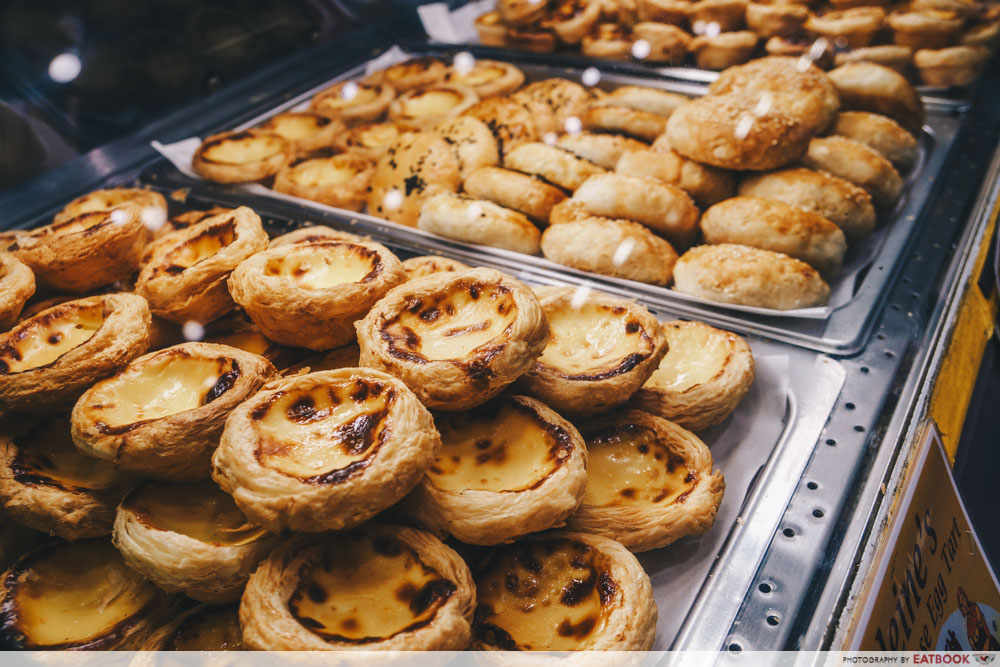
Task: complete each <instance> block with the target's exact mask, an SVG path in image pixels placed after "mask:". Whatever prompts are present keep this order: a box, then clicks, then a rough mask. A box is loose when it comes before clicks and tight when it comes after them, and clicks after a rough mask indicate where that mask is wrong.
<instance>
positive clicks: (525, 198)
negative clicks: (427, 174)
mask: <svg viewBox="0 0 1000 667" xmlns="http://www.w3.org/2000/svg"><path fill="white" fill-rule="evenodd" d="M462 188H463V189H464V190H465V192H467V193H468V194H469V195H471V196H472V197H476V198H478V199H488V200H489V201H491V202H494V203H496V204H499V205H500V206H503V207H505V208H509V209H512V210H515V211H520V212H521V213H523V214H524V215H526V216H528V217H529V218H530V219H531V220H533V221H535V222H536V223H538V224H541V225H544V224H546V223H547V222H548V221H549V214H550V213H551V212H552V207H553V206H555V205H556V204H558V203H559V202H561V201H563V200H565V199H566V195H565V193H563V191H562V190H560V189H559V188H557V187H555V186H552V185H549V184H548V183H546V182H545V181H543V180H542V179H540V178H538V177H537V176H529V175H528V174H522V173H521V172H519V171H513V170H511V169H501V168H499V167H480V168H479V169H476V170H475V171H474V172H472V173H471V174H469V177H468V178H466V179H465V183H464V184H463V185H462ZM536 252H537V250H536Z"/></svg>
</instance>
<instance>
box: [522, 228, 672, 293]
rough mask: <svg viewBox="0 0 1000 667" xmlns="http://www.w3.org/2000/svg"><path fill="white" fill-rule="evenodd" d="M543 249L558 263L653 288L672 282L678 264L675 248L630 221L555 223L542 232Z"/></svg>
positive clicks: (543, 252)
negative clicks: (644, 284) (633, 281)
mask: <svg viewBox="0 0 1000 667" xmlns="http://www.w3.org/2000/svg"><path fill="white" fill-rule="evenodd" d="M541 246H542V254H543V255H545V257H546V259H550V260H552V261H553V262H555V263H557V264H562V265H563V266H569V267H572V268H574V269H579V270H581V271H591V272H593V273H599V274H602V275H606V276H614V277H616V278H626V279H628V280H637V281H639V282H643V283H651V284H653V285H666V284H667V283H669V282H670V277H671V275H672V274H673V269H674V263H675V262H676V261H677V253H676V252H675V251H674V248H673V246H671V245H670V244H669V243H668V242H667V241H665V240H663V239H661V238H660V237H659V236H657V235H656V234H654V233H653V232H651V231H649V229H647V228H646V227H643V226H642V225H640V224H639V223H637V222H631V221H628V220H612V219H609V218H600V217H585V218H582V219H580V220H571V221H569V222H563V223H559V224H554V225H552V226H551V227H549V228H548V229H546V230H545V231H544V232H543V233H542V243H541ZM621 248H627V252H626V251H624V250H621Z"/></svg>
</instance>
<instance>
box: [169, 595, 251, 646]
mask: <svg viewBox="0 0 1000 667" xmlns="http://www.w3.org/2000/svg"><path fill="white" fill-rule="evenodd" d="M163 648H164V649H165V650H167V651H242V650H243V631H242V630H241V629H240V617H239V612H238V606H230V605H226V606H213V607H205V608H204V609H202V610H201V611H199V612H197V613H194V614H192V615H191V616H188V617H187V618H186V619H184V620H183V621H182V622H181V624H180V625H178V626H177V629H175V630H174V631H173V633H172V634H171V635H170V637H169V638H168V639H167V641H166V643H165V644H164V646H163Z"/></svg>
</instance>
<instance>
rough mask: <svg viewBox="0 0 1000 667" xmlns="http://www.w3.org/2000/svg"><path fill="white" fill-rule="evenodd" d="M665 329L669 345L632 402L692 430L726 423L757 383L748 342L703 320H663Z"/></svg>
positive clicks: (664, 332)
mask: <svg viewBox="0 0 1000 667" xmlns="http://www.w3.org/2000/svg"><path fill="white" fill-rule="evenodd" d="M662 329H663V334H664V335H665V336H666V338H667V342H668V344H669V346H670V349H669V350H668V351H667V354H666V356H664V357H663V360H662V361H661V362H660V365H659V367H658V368H657V369H656V370H655V371H654V372H653V374H652V375H651V376H650V378H649V380H647V381H646V384H644V385H643V386H642V388H641V389H639V391H638V392H636V393H635V396H633V398H632V405H633V406H634V407H636V408H638V409H639V410H643V411H644V412H648V413H650V414H654V415H657V416H659V417H663V418H665V419H669V420H670V421H672V422H675V423H677V424H680V425H681V426H683V427H684V428H688V429H691V430H692V431H700V430H702V429H704V428H708V427H709V426H714V425H715V424H719V423H721V422H723V421H724V420H725V419H726V417H728V416H729V415H730V414H731V413H732V411H733V410H735V409H736V406H737V405H739V402H740V401H741V400H743V397H744V396H745V395H746V393H747V391H749V389H750V385H751V384H753V377H754V360H753V354H752V353H751V352H750V346H749V345H747V343H746V341H745V340H743V338H741V337H740V336H738V335H736V334H734V333H731V332H729V331H723V330H722V329H716V328H715V327H710V326H708V325H707V324H702V323H701V322H680V321H675V322H665V323H664V324H663V325H662Z"/></svg>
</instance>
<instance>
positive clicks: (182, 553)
mask: <svg viewBox="0 0 1000 667" xmlns="http://www.w3.org/2000/svg"><path fill="white" fill-rule="evenodd" d="M113 541H114V545H115V546H116V547H117V548H118V551H120V552H121V554H122V557H123V558H124V559H125V564H126V565H128V566H129V567H130V568H132V569H133V570H135V571H136V572H138V573H139V574H141V575H143V576H145V577H146V578H148V579H149V580H150V581H152V582H153V583H154V584H156V585H157V586H159V587H160V588H162V589H163V590H165V591H167V592H168V593H176V592H181V593H184V594H185V595H187V596H188V597H191V598H194V599H195V600H199V601H201V602H208V603H210V604H222V603H226V602H235V601H236V600H239V598H240V595H242V593H243V588H244V586H246V583H247V580H248V579H249V578H250V573H251V572H252V571H253V570H254V569H255V568H256V567H257V563H258V562H260V560H261V559H262V558H264V556H266V555H267V553H268V552H269V551H270V550H271V548H272V547H273V546H274V545H275V543H276V538H275V537H274V536H272V535H268V533H267V532H266V531H265V530H264V529H263V528H260V527H258V526H254V525H252V524H251V523H250V522H248V521H247V518H246V517H245V516H243V513H242V512H240V510H239V508H237V507H236V504H235V503H234V502H233V499H232V497H231V496H229V495H228V494H226V493H223V492H222V491H221V490H220V489H219V487H217V486H216V485H215V484H213V483H212V482H211V481H204V482H195V483H190V484H164V483H163V482H145V483H143V484H141V485H140V486H139V487H137V488H136V489H133V490H132V491H131V492H130V493H129V494H128V496H126V497H125V499H124V500H122V503H121V505H119V507H118V512H117V514H116V515H115V532H114V537H113Z"/></svg>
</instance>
